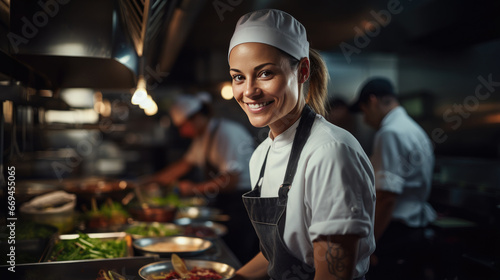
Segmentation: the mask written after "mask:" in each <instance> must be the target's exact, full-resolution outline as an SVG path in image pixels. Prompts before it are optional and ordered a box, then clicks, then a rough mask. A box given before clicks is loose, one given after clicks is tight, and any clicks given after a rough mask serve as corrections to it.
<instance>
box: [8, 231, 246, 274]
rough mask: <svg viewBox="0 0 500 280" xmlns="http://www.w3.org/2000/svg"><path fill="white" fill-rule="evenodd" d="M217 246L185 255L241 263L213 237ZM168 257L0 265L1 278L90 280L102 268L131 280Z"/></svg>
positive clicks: (152, 256) (234, 265)
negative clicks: (140, 270)
mask: <svg viewBox="0 0 500 280" xmlns="http://www.w3.org/2000/svg"><path fill="white" fill-rule="evenodd" d="M210 240H211V241H212V242H213V243H214V246H213V247H212V248H211V249H209V250H208V251H206V252H204V253H203V254H200V255H196V256H192V257H186V259H188V258H189V259H199V260H211V261H218V262H222V263H226V264H228V265H230V266H232V267H234V268H235V269H238V268H239V267H240V266H241V264H240V262H239V261H238V259H237V258H236V257H235V256H234V254H233V252H232V251H231V250H230V249H229V248H228V247H227V245H226V244H225V243H224V241H222V240H221V239H220V238H214V239H210ZM161 260H168V259H165V258H159V257H158V256H155V255H151V256H134V257H129V258H119V259H102V260H81V261H61V262H46V263H30V264H18V265H16V266H15V272H11V271H9V270H8V268H9V266H5V265H2V266H0V279H23V280H66V279H71V280H89V279H96V278H97V277H98V273H99V270H101V269H104V270H115V271H116V272H118V273H120V274H122V275H123V276H125V277H126V278H127V279H128V280H138V279H141V277H140V276H139V274H138V271H139V269H140V268H141V267H142V266H144V265H147V264H150V263H153V262H157V261H161Z"/></svg>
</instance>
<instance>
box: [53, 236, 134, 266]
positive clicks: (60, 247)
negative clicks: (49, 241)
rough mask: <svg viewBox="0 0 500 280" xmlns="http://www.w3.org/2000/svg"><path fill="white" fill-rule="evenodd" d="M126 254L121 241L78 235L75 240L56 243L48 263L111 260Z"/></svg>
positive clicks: (123, 242)
mask: <svg viewBox="0 0 500 280" xmlns="http://www.w3.org/2000/svg"><path fill="white" fill-rule="evenodd" d="M126 254H127V242H126V241H125V240H123V239H116V240H101V239H97V238H91V237H89V236H88V235H87V234H85V233H79V234H78V238H76V239H73V240H60V241H59V242H57V243H56V244H55V246H54V248H53V250H52V254H51V255H50V257H49V261H71V260H85V259H111V258H121V257H125V256H126Z"/></svg>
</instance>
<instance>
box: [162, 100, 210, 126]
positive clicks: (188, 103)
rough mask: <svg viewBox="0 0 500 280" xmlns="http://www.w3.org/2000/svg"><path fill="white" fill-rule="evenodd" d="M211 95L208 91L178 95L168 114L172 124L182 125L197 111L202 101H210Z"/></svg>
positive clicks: (200, 107)
mask: <svg viewBox="0 0 500 280" xmlns="http://www.w3.org/2000/svg"><path fill="white" fill-rule="evenodd" d="M211 100H212V97H211V96H210V94H209V93H208V92H199V93H197V94H195V95H193V94H189V95H188V94H185V95H179V96H177V97H176V99H175V100H174V103H173V104H172V107H171V108H170V116H171V117H172V122H173V123H174V125H176V126H179V125H182V124H183V123H184V122H185V121H186V120H187V119H189V118H190V117H191V116H193V115H194V114H196V113H198V112H199V111H200V110H201V109H202V107H203V104H204V103H210V101H211Z"/></svg>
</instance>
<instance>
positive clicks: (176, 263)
mask: <svg viewBox="0 0 500 280" xmlns="http://www.w3.org/2000/svg"><path fill="white" fill-rule="evenodd" d="M172 266H173V267H174V270H175V272H176V273H177V274H179V276H180V277H181V278H182V279H186V278H187V277H189V270H188V269H187V267H186V264H185V263H184V261H183V260H182V259H181V257H179V256H178V255H177V254H172Z"/></svg>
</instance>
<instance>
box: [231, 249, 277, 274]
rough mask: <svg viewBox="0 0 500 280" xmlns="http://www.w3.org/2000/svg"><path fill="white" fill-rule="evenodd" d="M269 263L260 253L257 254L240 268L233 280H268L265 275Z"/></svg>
mask: <svg viewBox="0 0 500 280" xmlns="http://www.w3.org/2000/svg"><path fill="white" fill-rule="evenodd" d="M268 265H269V262H268V261H267V260H266V258H265V257H264V255H263V254H262V252H259V253H258V254H257V255H256V256H255V257H254V258H253V259H251V260H250V261H249V262H248V263H246V264H245V265H244V266H243V267H242V268H240V269H239V270H238V271H237V272H236V275H235V276H234V278H232V279H234V280H266V279H269V276H268V275H267V266H268Z"/></svg>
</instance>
